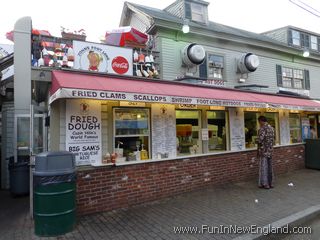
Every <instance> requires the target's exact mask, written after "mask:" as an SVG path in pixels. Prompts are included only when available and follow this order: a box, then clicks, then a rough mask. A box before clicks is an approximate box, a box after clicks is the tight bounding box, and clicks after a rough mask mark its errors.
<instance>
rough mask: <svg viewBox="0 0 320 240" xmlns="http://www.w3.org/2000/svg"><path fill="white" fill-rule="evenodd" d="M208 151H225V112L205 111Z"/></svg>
mask: <svg viewBox="0 0 320 240" xmlns="http://www.w3.org/2000/svg"><path fill="white" fill-rule="evenodd" d="M207 119H208V131H209V142H208V147H209V151H210V152H211V151H225V150H227V137H226V136H227V133H226V112H225V111H207Z"/></svg>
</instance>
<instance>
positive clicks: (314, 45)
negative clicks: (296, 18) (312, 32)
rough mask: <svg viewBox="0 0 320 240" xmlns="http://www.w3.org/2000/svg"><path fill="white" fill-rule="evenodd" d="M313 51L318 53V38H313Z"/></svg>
mask: <svg viewBox="0 0 320 240" xmlns="http://www.w3.org/2000/svg"><path fill="white" fill-rule="evenodd" d="M310 39H311V49H312V50H316V51H318V38H317V37H316V36H311V38H310Z"/></svg>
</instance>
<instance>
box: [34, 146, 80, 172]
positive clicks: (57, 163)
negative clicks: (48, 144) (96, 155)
mask: <svg viewBox="0 0 320 240" xmlns="http://www.w3.org/2000/svg"><path fill="white" fill-rule="evenodd" d="M75 169H76V167H75V156H74V154H73V153H70V152H66V151H61V152H43V153H40V154H38V155H36V157H35V174H36V175H42V176H48V175H50V176H54V175H61V174H67V173H72V172H75Z"/></svg>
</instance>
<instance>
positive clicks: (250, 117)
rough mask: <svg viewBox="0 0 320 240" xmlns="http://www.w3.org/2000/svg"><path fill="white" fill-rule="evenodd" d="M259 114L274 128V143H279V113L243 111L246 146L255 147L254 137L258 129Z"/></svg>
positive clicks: (255, 137) (256, 135)
mask: <svg viewBox="0 0 320 240" xmlns="http://www.w3.org/2000/svg"><path fill="white" fill-rule="evenodd" d="M259 116H265V117H266V118H267V121H268V123H269V124H270V125H271V126H272V127H273V128H274V136H275V144H279V143H280V140H279V115H278V113H270V112H266V113H258V112H245V113H244V127H245V139H246V148H252V147H256V146H257V144H256V139H257V137H258V130H259V121H258V117H259Z"/></svg>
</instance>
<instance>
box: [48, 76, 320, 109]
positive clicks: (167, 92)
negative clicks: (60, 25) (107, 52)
mask: <svg viewBox="0 0 320 240" xmlns="http://www.w3.org/2000/svg"><path fill="white" fill-rule="evenodd" d="M52 76H53V79H52V86H51V90H50V93H51V96H50V103H52V102H53V101H55V100H57V99H60V98H88V99H99V100H118V101H135V102H153V103H173V104H195V105H207V106H225V107H255V108H268V107H271V108H277V109H292V110H306V111H320V103H319V102H317V101H315V100H312V99H305V98H297V97H286V96H281V95H275V94H262V93H254V92H247V91H239V90H234V89H226V88H212V87H205V86H203V87H202V86H195V85H192V84H185V83H178V82H169V81H161V80H156V81H155V80H153V81H151V80H149V81H147V80H141V79H137V78H126V79H125V78H117V77H113V76H107V75H93V74H89V73H88V74H87V73H82V72H71V71H53V72H52Z"/></svg>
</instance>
